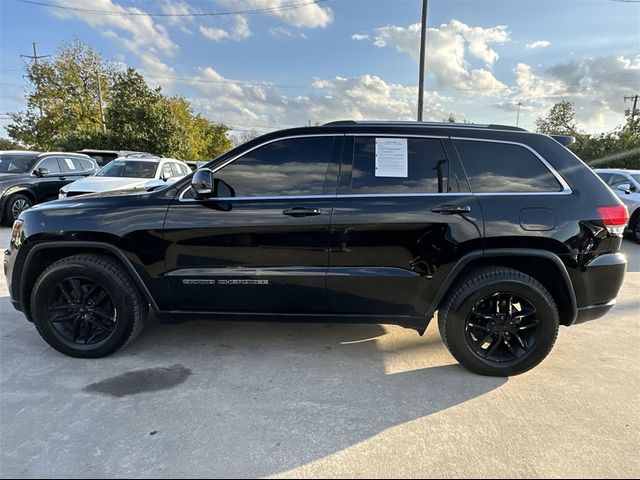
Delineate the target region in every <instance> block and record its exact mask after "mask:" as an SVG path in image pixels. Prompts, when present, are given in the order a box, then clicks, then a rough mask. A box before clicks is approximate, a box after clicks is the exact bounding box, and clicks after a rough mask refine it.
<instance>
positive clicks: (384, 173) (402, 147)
mask: <svg viewBox="0 0 640 480" xmlns="http://www.w3.org/2000/svg"><path fill="white" fill-rule="evenodd" d="M408 176H409V167H408V161H407V139H406V138H376V177H403V178H407V177H408Z"/></svg>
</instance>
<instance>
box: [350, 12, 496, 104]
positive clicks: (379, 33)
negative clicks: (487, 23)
mask: <svg viewBox="0 0 640 480" xmlns="http://www.w3.org/2000/svg"><path fill="white" fill-rule="evenodd" d="M375 32H376V33H375V36H374V40H373V43H374V45H375V46H377V47H379V48H384V47H387V46H392V47H395V48H396V50H398V51H399V52H405V53H408V54H409V55H411V56H412V57H413V58H414V59H416V60H417V59H418V57H419V51H420V24H419V23H414V24H412V25H409V26H407V27H402V26H397V25H389V26H386V27H380V28H377V29H376V31H375ZM356 35H358V34H356ZM354 37H355V36H352V38H353V39H354V40H360V39H361V38H354ZM508 41H509V32H508V30H507V27H506V26H504V25H498V26H496V27H491V28H483V27H471V26H469V25H466V24H464V23H462V22H460V21H458V20H451V21H450V22H449V23H446V24H442V25H440V26H439V27H431V28H429V29H428V32H427V59H426V65H427V72H428V73H429V74H430V75H431V76H433V77H434V78H435V80H436V83H437V87H439V88H443V89H446V88H447V87H451V88H453V89H470V90H477V92H478V93H479V94H482V95H490V94H494V93H495V91H496V90H501V89H506V85H505V84H504V83H502V82H500V81H499V80H498V79H496V78H495V76H494V75H493V73H492V72H491V70H490V69H491V68H492V66H493V64H494V63H495V62H496V61H497V60H498V58H499V55H498V53H497V52H496V51H495V50H493V49H492V48H490V45H491V44H504V43H507V42H508ZM468 56H472V57H476V58H478V59H480V60H481V61H483V62H484V63H485V66H486V68H476V69H473V68H471V66H470V64H469V60H468V59H467V57H468Z"/></svg>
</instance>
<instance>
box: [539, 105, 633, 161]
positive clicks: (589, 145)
mask: <svg viewBox="0 0 640 480" xmlns="http://www.w3.org/2000/svg"><path fill="white" fill-rule="evenodd" d="M536 127H537V131H538V132H540V133H544V134H547V135H572V136H574V137H575V139H576V142H575V143H574V144H572V145H571V146H570V147H569V148H570V149H571V150H572V151H573V152H574V153H575V154H576V155H578V156H579V157H580V158H581V159H582V160H583V161H584V162H586V163H587V164H589V165H590V166H592V167H594V168H595V167H613V168H640V118H631V117H629V118H628V119H627V121H626V122H625V124H624V125H622V126H620V127H618V128H616V129H615V130H613V131H611V132H605V133H599V134H594V135H588V134H586V133H583V132H581V131H580V130H579V128H578V126H577V122H576V119H575V112H574V109H573V103H571V102H566V101H564V102H560V103H556V104H555V105H554V106H553V107H552V108H551V110H550V112H549V113H548V114H547V116H546V117H541V118H538V119H537V120H536Z"/></svg>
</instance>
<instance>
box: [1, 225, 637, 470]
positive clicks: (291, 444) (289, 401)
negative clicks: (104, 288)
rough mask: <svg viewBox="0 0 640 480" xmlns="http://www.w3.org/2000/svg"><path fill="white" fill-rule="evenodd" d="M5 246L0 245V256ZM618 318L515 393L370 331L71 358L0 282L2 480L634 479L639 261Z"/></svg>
mask: <svg viewBox="0 0 640 480" xmlns="http://www.w3.org/2000/svg"><path fill="white" fill-rule="evenodd" d="M8 236H9V229H6V228H2V229H0V245H1V246H2V247H3V249H4V248H5V247H6V245H7V244H8ZM624 250H625V252H626V254H627V256H628V259H629V266H628V273H627V276H626V278H625V283H624V285H623V288H622V291H621V294H620V296H619V298H618V304H617V306H616V307H615V308H614V310H612V312H611V313H610V314H609V315H608V316H606V317H604V318H602V319H600V320H596V321H593V322H590V323H587V324H584V325H579V326H575V327H571V328H564V327H563V328H561V331H560V335H559V338H558V342H557V344H556V346H555V348H554V350H553V351H552V352H551V354H550V356H549V357H548V358H547V359H546V360H545V361H544V362H543V363H542V364H541V365H540V366H538V367H537V368H535V369H534V370H533V371H531V372H529V373H526V374H524V375H521V376H518V377H513V378H508V379H505V378H488V377H481V376H477V375H473V374H471V373H468V372H467V371H465V370H464V369H463V368H462V367H460V366H458V365H457V364H456V363H455V361H454V359H453V358H452V357H451V356H450V355H449V353H448V352H447V351H446V349H445V347H444V346H443V345H442V343H441V341H440V338H439V335H438V332H437V328H435V322H434V323H432V325H431V327H430V328H429V330H428V331H427V334H426V335H425V336H424V337H420V336H418V335H417V334H416V333H415V332H414V331H411V330H405V329H403V328H400V327H391V326H380V325H320V324H287V323H281V324H266V323H236V322H221V323H214V322H191V323H185V324H181V325H160V324H158V323H157V322H156V321H155V320H154V319H150V321H149V323H148V325H147V328H146V329H145V331H144V332H143V334H142V335H141V336H140V337H139V338H138V339H137V340H136V341H135V342H134V343H133V344H132V345H130V346H129V347H127V348H126V349H124V350H122V351H120V352H118V353H116V354H115V355H113V356H111V357H108V358H105V359H100V360H80V359H73V358H68V357H65V356H63V355H61V354H59V353H57V352H56V351H54V350H53V349H51V348H49V346H48V345H47V344H46V343H44V341H43V340H41V339H40V337H39V335H38V334H37V332H36V330H35V328H34V327H33V326H32V325H31V324H29V323H28V322H27V321H26V320H25V319H24V317H23V315H22V314H21V313H19V312H17V311H15V310H14V309H13V307H12V306H11V304H10V302H9V298H8V293H7V289H6V284H5V280H4V276H2V277H1V279H0V317H1V318H0V362H1V365H2V367H1V369H0V476H2V477H6V478H8V477H17V476H19V477H34V476H38V477H44V476H46V477H52V476H53V477H60V476H69V477H94V478H95V477H130V476H135V477H140V476H143V477H167V478H170V477H203V476H207V477H210V476H214V477H300V476H302V477H315V476H324V477H367V478H371V477H389V476H410V477H425V476H426V477H448V476H456V477H486V476H498V477H505V478H506V477H509V478H510V477H525V476H526V477H531V476H532V477H638V476H640V457H639V456H638V451H639V450H640V323H639V319H640V315H639V312H640V295H639V294H638V292H639V291H640V246H638V245H635V244H633V243H631V242H629V241H625V244H624Z"/></svg>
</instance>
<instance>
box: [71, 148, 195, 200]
mask: <svg viewBox="0 0 640 480" xmlns="http://www.w3.org/2000/svg"><path fill="white" fill-rule="evenodd" d="M189 173H191V169H190V168H189V167H188V166H187V164H186V163H184V162H183V161H181V160H176V159H175V158H160V157H123V158H117V159H115V160H113V161H111V162H109V163H108V164H107V165H106V166H105V167H103V168H101V169H100V171H99V172H98V173H97V174H96V175H95V176H93V177H91V178H84V179H82V180H78V181H77V182H74V183H72V184H70V185H66V186H65V187H63V188H61V189H60V192H59V196H58V198H68V197H75V196H77V195H83V194H85V193H96V192H107V191H111V190H132V189H134V190H135V189H143V188H145V185H146V184H148V183H149V181H150V180H159V181H165V182H166V181H168V180H173V179H178V178H182V177H184V176H185V175H188V174H189Z"/></svg>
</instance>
